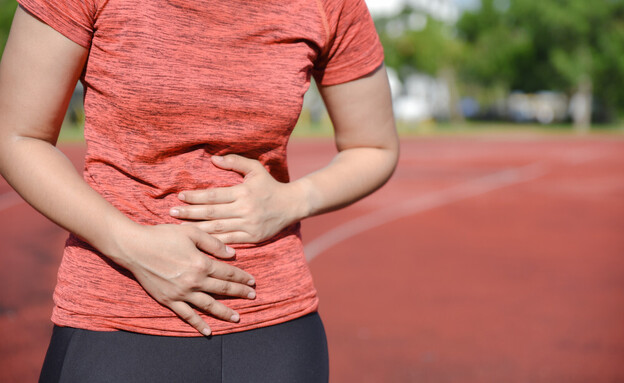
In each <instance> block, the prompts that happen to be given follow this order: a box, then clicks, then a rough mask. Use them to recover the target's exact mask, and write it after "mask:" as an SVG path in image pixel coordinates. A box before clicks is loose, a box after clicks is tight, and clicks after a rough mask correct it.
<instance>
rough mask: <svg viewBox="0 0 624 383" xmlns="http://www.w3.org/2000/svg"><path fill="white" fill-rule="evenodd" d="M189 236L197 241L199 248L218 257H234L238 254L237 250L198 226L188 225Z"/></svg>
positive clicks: (196, 244)
mask: <svg viewBox="0 0 624 383" xmlns="http://www.w3.org/2000/svg"><path fill="white" fill-rule="evenodd" d="M188 231H189V238H191V240H192V241H193V242H194V243H195V246H197V248H198V249H200V250H202V251H204V252H206V253H208V254H211V255H214V256H215V257H218V258H224V259H227V258H232V257H233V256H234V255H236V251H234V249H232V248H231V247H229V246H226V245H225V244H224V243H223V242H221V241H220V240H219V239H217V238H215V237H213V236H211V235H209V234H207V233H204V232H203V231H201V230H199V229H198V228H196V227H192V226H190V225H189V226H188Z"/></svg>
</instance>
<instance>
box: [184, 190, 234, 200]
mask: <svg viewBox="0 0 624 383" xmlns="http://www.w3.org/2000/svg"><path fill="white" fill-rule="evenodd" d="M178 198H179V199H180V200H181V201H184V202H187V203H190V204H203V203H213V204H219V203H230V202H234V200H235V199H236V197H235V195H234V193H233V190H232V187H225V188H214V189H204V190H188V191H183V192H182V193H180V194H178Z"/></svg>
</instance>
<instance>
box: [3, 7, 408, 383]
mask: <svg viewBox="0 0 624 383" xmlns="http://www.w3.org/2000/svg"><path fill="white" fill-rule="evenodd" d="M19 2H20V8H19V9H18V10H17V12H16V15H15V19H14V21H13V27H12V30H11V34H10V37H9V41H8V42H7V46H6V50H5V53H4V56H3V58H2V63H1V64H0V114H1V115H2V122H1V123H0V124H1V125H0V171H1V173H2V175H3V176H4V177H5V178H6V179H7V180H8V181H9V183H11V185H12V186H13V187H14V188H15V189H16V190H17V191H18V192H19V193H20V194H21V195H22V196H23V197H24V199H26V200H27V201H28V202H29V203H30V204H31V205H32V206H34V207H35V208H36V209H38V210H39V211H40V212H42V213H43V214H44V215H45V216H47V217H49V218H50V219H51V220H53V221H54V222H56V223H57V224H59V225H60V226H62V227H64V228H66V229H67V230H69V231H70V232H71V233H72V234H71V235H70V238H69V239H68V241H67V244H66V248H65V252H64V256H63V261H62V264H61V266H60V269H59V275H58V284H57V287H56V289H55V293H54V300H55V308H54V311H53V314H52V320H53V322H54V323H55V327H54V331H53V335H52V339H51V342H50V346H49V349H48V353H47V355H46V360H45V362H44V367H43V369H42V373H41V381H46V382H47V381H63V382H100V381H101V382H111V381H119V382H143V381H149V382H156V381H166V382H170V381H176V382H178V381H179V382H194V381H201V382H213V381H214V382H221V381H223V382H227V381H230V382H240V381H254V382H263V381H266V382H277V381H288V382H290V381H293V382H294V381H296V382H306V381H310V382H319V381H326V380H327V376H328V366H327V349H326V342H325V335H324V331H323V328H322V324H321V322H320V318H319V317H318V314H317V313H316V310H317V306H318V299H317V297H316V292H315V290H314V287H313V284H312V279H311V276H310V273H309V270H308V268H307V265H306V262H305V258H304V256H303V250H302V246H301V240H300V235H299V225H298V222H299V221H300V220H301V219H304V218H306V217H309V216H312V215H316V214H321V213H324V212H328V211H331V210H335V209H338V208H340V207H343V206H346V205H348V204H350V203H352V202H354V201H356V200H358V199H360V198H362V197H364V196H366V195H367V194H369V193H371V192H373V191H374V190H375V189H377V188H379V187H380V186H381V185H382V184H383V183H385V181H386V180H387V179H388V178H389V177H390V175H391V173H392V171H393V169H394V167H395V165H396V161H397V156H398V140H397V137H396V133H395V128H394V120H393V116H392V111H391V101H390V96H389V89H388V82H387V77H386V74H385V70H384V68H383V64H382V62H383V53H382V49H381V47H380V45H379V41H378V38H377V35H376V33H375V30H374V26H373V24H372V21H371V19H370V15H369V14H368V10H367V9H366V6H365V4H364V3H363V0H317V1H316V2H313V1H308V0H306V1H303V0H299V1H294V2H288V3H287V4H286V3H285V2H280V1H263V2H262V3H261V4H259V3H254V2H248V1H228V2H224V1H218V0H217V1H211V2H204V1H195V2H190V1H187V0H166V1H155V0H148V1H143V2H128V1H123V0H68V1H66V2H62V3H57V2H49V1H47V0H20V1H19ZM311 77H314V78H315V80H316V81H317V83H318V85H319V89H320V92H321V95H322V96H323V99H324V101H325V103H326V105H327V108H328V111H329V113H330V117H331V119H332V122H333V124H334V129H335V140H336V145H337V148H338V154H337V155H336V156H335V158H334V160H333V161H332V162H331V163H330V164H329V165H328V166H326V167H324V168H322V169H320V170H318V171H316V172H314V173H311V174H309V175H307V176H305V177H303V178H301V179H298V180H295V181H292V182H291V181H290V180H289V179H288V173H287V167H286V144H287V141H288V136H289V134H290V132H291V130H292V128H293V127H294V125H295V123H296V121H297V118H298V115H299V112H300V108H301V103H302V98H303V94H304V93H305V91H306V90H307V89H308V86H309V83H310V79H311ZM78 80H80V81H82V82H83V85H84V87H85V113H86V122H85V139H86V141H87V155H86V161H85V169H84V173H83V176H82V177H81V176H79V175H78V174H77V173H76V171H75V170H74V168H73V167H72V165H71V164H70V163H69V161H68V160H67V159H66V158H65V157H64V156H63V155H62V153H60V152H59V151H58V150H56V148H55V147H54V145H55V143H56V140H57V136H58V132H59V129H60V125H61V122H62V119H63V115H64V112H65V110H66V108H67V104H68V102H69V99H70V97H71V93H72V90H73V88H74V85H75V83H76V81H78ZM202 335H203V336H202Z"/></svg>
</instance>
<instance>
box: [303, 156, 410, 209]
mask: <svg viewBox="0 0 624 383" xmlns="http://www.w3.org/2000/svg"><path fill="white" fill-rule="evenodd" d="M397 157H398V145H389V146H388V147H382V148H375V147H355V148H350V149H346V150H342V151H341V152H339V153H338V154H337V155H336V156H335V157H334V159H333V160H332V162H331V163H330V164H329V165H327V166H326V167H324V168H323V169H321V170H318V171H316V172H314V173H311V174H308V175H307V176H305V177H302V178H300V179H298V180H296V181H294V182H293V184H297V185H298V187H299V189H300V192H301V193H302V196H303V198H302V201H303V202H302V205H301V211H300V213H299V215H300V216H301V218H306V217H310V216H314V215H318V214H322V213H327V212H330V211H333V210H336V209H340V208H342V207H345V206H348V205H350V204H352V203H353V202H356V201H358V200H360V199H361V198H364V197H366V196H367V195H369V194H370V193H372V192H374V191H375V190H377V189H379V188H380V187H381V186H383V185H384V184H385V183H386V181H387V180H388V179H389V178H390V176H391V175H392V173H393V171H394V168H395V166H396V162H397Z"/></svg>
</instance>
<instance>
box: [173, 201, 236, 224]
mask: <svg viewBox="0 0 624 383" xmlns="http://www.w3.org/2000/svg"><path fill="white" fill-rule="evenodd" d="M169 214H170V215H171V216H172V217H175V218H179V219H190V220H205V219H219V218H240V215H241V214H240V211H239V209H236V208H235V207H233V206H232V205H231V204H225V205H187V206H176V207H174V208H171V210H170V211H169Z"/></svg>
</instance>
